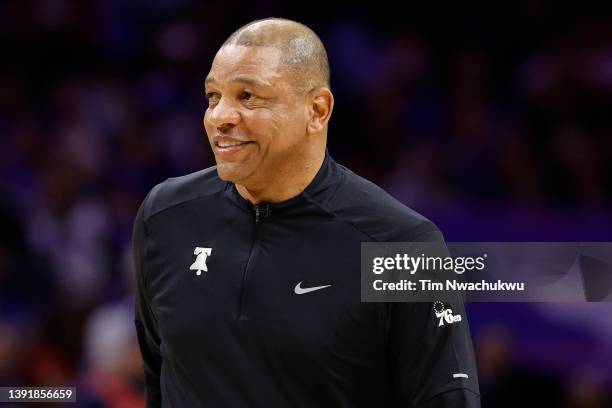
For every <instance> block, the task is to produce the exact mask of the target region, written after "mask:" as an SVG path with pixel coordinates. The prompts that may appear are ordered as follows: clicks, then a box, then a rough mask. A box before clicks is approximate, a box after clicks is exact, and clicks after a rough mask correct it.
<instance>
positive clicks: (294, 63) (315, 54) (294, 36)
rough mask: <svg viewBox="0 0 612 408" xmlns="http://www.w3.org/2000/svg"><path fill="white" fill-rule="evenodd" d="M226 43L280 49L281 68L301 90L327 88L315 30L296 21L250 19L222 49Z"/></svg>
mask: <svg viewBox="0 0 612 408" xmlns="http://www.w3.org/2000/svg"><path fill="white" fill-rule="evenodd" d="M226 45H241V46H245V47H273V48H276V49H278V50H280V52H281V58H280V62H279V65H280V68H281V69H283V70H284V71H285V72H286V73H287V76H288V78H289V79H290V80H291V82H292V83H293V85H294V86H295V89H296V90H297V91H298V92H300V93H306V92H310V91H311V90H313V89H316V88H320V87H329V62H328V60H327V52H326V51H325V47H324V46H323V43H322V42H321V40H320V39H319V37H318V36H317V35H316V34H315V33H314V31H312V30H311V29H310V28H308V27H306V26H305V25H303V24H300V23H298V22H296V21H292V20H286V19H282V18H266V19H263V20H256V21H253V22H251V23H248V24H246V25H244V26H242V27H240V28H239V29H238V30H236V31H235V32H234V33H233V34H232V35H231V36H230V37H229V38H228V39H227V40H226V41H225V42H224V43H223V46H222V47H221V48H223V47H224V46H226Z"/></svg>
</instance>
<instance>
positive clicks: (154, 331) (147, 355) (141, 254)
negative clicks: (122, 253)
mask: <svg viewBox="0 0 612 408" xmlns="http://www.w3.org/2000/svg"><path fill="white" fill-rule="evenodd" d="M145 202H146V199H145ZM144 207H145V204H144V203H143V204H142V206H141V207H140V209H139V210H138V214H137V216H136V220H135V222H134V233H133V254H134V267H135V273H136V288H137V290H136V308H135V319H134V322H135V325H136V333H137V335H138V344H139V346H140V352H141V354H142V359H143V365H144V379H145V390H146V399H147V408H155V407H161V401H162V400H161V389H160V370H161V353H160V339H159V332H158V327H157V319H156V317H155V315H154V313H153V311H152V309H151V303H150V300H149V298H148V296H147V291H146V279H145V263H146V248H147V237H146V230H145V225H144V215H143V212H144Z"/></svg>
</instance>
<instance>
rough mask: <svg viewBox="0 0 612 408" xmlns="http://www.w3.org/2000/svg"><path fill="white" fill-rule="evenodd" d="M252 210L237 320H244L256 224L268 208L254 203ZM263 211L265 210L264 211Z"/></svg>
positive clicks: (266, 212) (255, 238)
mask: <svg viewBox="0 0 612 408" xmlns="http://www.w3.org/2000/svg"><path fill="white" fill-rule="evenodd" d="M253 211H254V212H255V225H254V228H253V242H252V243H251V250H250V252H249V258H248V259H247V263H246V266H245V268H244V271H243V273H242V286H241V287H240V307H239V308H238V320H245V319H246V318H247V316H246V310H245V308H246V284H247V276H248V274H249V267H250V266H251V261H252V259H253V258H254V257H255V252H256V251H257V230H258V229H259V228H258V227H257V226H258V225H259V223H260V221H261V218H262V216H264V217H265V216H267V214H268V213H269V208H268V207H266V209H265V210H264V209H263V208H262V207H261V205H259V204H254V205H253ZM264 211H265V212H264Z"/></svg>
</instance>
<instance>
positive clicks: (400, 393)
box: [387, 231, 480, 408]
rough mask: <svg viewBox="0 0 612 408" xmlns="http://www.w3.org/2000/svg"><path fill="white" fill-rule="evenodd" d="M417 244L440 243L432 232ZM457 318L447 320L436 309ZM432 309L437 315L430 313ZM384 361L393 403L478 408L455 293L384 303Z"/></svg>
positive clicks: (464, 325)
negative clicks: (447, 299) (433, 299)
mask: <svg viewBox="0 0 612 408" xmlns="http://www.w3.org/2000/svg"><path fill="white" fill-rule="evenodd" d="M415 241H418V242H441V243H442V244H443V243H444V240H443V238H442V234H441V233H440V232H439V231H433V232H429V233H426V234H424V235H420V236H419V237H418V238H417V239H416V240H415ZM448 309H450V311H448V312H447V313H449V314H452V316H455V317H457V316H461V320H459V319H458V318H456V320H454V321H452V322H451V323H448V321H446V320H445V319H444V316H443V315H440V314H439V312H440V311H441V310H444V311H447V310H448ZM436 311H438V314H437V313H436ZM387 319H388V320H387V324H388V326H387V336H388V337H387V346H388V349H387V359H388V362H389V368H390V376H391V378H390V380H391V381H390V382H391V399H392V405H391V406H393V407H414V408H442V407H444V408H479V407H480V393H479V388H478V374H477V372H476V361H475V357H474V349H473V346H472V340H471V337H470V329H469V326H468V321H467V316H466V314H465V308H464V305H463V302H462V301H461V299H460V297H459V296H457V298H456V300H455V299H453V301H451V302H445V303H442V302H418V303H417V302H403V303H388V304H387Z"/></svg>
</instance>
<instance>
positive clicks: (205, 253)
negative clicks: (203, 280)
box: [189, 247, 212, 276]
mask: <svg viewBox="0 0 612 408" xmlns="http://www.w3.org/2000/svg"><path fill="white" fill-rule="evenodd" d="M211 253H212V248H203V247H195V249H194V250H193V254H194V255H195V256H196V260H195V262H194V263H193V264H192V265H191V266H190V267H189V270H190V271H196V275H198V276H199V275H201V274H202V271H204V272H208V268H207V267H206V259H208V257H209V256H210V254H211Z"/></svg>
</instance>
